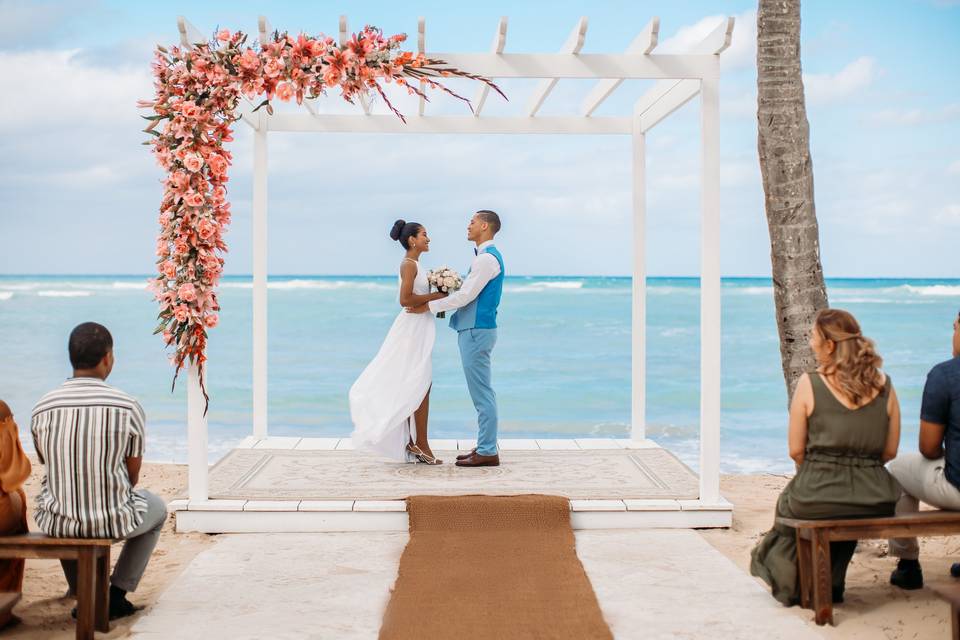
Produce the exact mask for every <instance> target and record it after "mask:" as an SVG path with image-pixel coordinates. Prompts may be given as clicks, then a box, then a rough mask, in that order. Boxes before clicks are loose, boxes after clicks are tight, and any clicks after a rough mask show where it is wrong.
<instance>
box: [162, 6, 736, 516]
mask: <svg viewBox="0 0 960 640" xmlns="http://www.w3.org/2000/svg"><path fill="white" fill-rule="evenodd" d="M258 26H259V34H260V40H261V42H262V41H265V40H266V39H267V36H268V34H270V33H271V32H272V28H271V27H270V24H269V22H268V21H267V19H266V18H265V17H262V16H261V17H260V20H259V25H258ZM733 26H734V19H733V18H732V17H731V18H727V19H726V20H724V21H723V22H722V23H721V24H720V25H719V26H718V27H717V28H716V29H715V30H714V31H713V32H711V33H710V34H709V35H707V36H706V37H705V38H704V39H703V40H702V41H700V42H699V43H698V44H696V45H695V46H693V47H691V48H690V49H689V50H687V51H684V52H682V53H671V54H658V53H656V47H657V42H658V37H659V32H660V19H659V18H653V19H652V20H650V22H649V23H648V24H647V25H646V26H645V27H644V28H643V29H642V30H640V32H639V34H638V35H637V36H636V38H634V40H633V42H631V43H630V45H629V46H628V47H627V49H626V50H625V51H624V52H623V53H615V54H588V53H580V51H581V49H582V47H583V43H584V37H585V35H586V32H587V18H581V19H580V20H579V22H578V23H577V25H576V26H575V27H574V29H573V31H572V32H571V33H570V36H569V38H568V39H567V41H566V43H565V44H564V45H563V47H562V48H561V50H560V51H559V52H557V53H542V54H541V53H538V54H520V53H506V52H505V45H506V38H507V18H505V17H504V18H501V19H500V22H499V24H498V25H497V28H496V31H495V33H494V37H493V44H492V46H491V48H490V51H489V52H488V53H447V52H427V51H426V49H425V46H426V45H425V31H424V20H423V19H422V18H421V19H420V20H419V24H418V29H417V33H418V37H417V48H418V51H419V52H423V53H426V54H427V57H429V58H435V59H441V60H444V61H446V62H447V63H448V64H450V65H452V66H454V67H457V68H459V69H464V70H468V71H470V72H472V73H476V74H479V75H482V76H486V77H488V78H491V79H498V78H533V79H539V83H538V84H537V86H536V88H535V89H534V91H533V93H532V95H530V96H529V97H528V98H527V100H526V102H525V106H524V110H523V113H522V114H521V115H515V116H496V117H492V116H486V115H484V114H483V108H484V104H485V102H486V99H487V96H488V92H489V87H487V86H485V85H482V86H480V88H479V89H478V90H477V94H476V96H475V97H474V98H473V100H472V104H473V109H474V112H473V113H472V114H470V113H466V114H464V115H457V116H448V115H444V116H439V115H437V116H431V115H430V114H429V113H427V109H426V103H425V101H424V100H423V99H422V98H421V99H420V102H419V108H418V110H417V113H415V114H407V122H406V123H403V122H402V121H401V120H400V119H399V118H397V117H396V116H395V115H393V114H383V115H380V114H375V113H373V111H372V109H371V105H370V104H369V102H368V101H367V100H366V99H362V100H361V104H360V106H359V107H358V109H357V112H356V113H350V114H327V113H321V112H320V111H319V110H318V109H317V106H316V104H314V102H312V101H309V100H307V101H305V102H304V104H303V109H302V110H301V111H299V112H295V113H276V114H274V115H268V114H267V113H266V112H265V110H263V109H261V110H259V111H257V112H253V108H252V105H251V104H250V103H248V102H244V103H243V104H242V105H241V107H240V115H241V117H242V120H243V121H244V122H245V123H246V124H248V125H249V126H250V127H251V128H252V129H253V133H254V157H253V163H254V172H253V436H254V437H255V438H258V439H262V438H266V437H267V433H268V427H267V134H268V133H269V132H271V131H280V132H293V131H296V132H331V133H349V132H354V133H383V134H388V133H406V134H410V133H423V134H428V133H441V134H538V133H540V134H570V135H578V134H579V135H584V134H586V135H600V134H602V135H625V136H630V137H631V139H632V141H633V154H632V164H633V172H632V173H633V234H632V238H633V303H632V327H633V331H632V336H633V337H632V375H633V378H632V406H631V416H632V418H631V439H632V440H637V441H639V440H644V439H645V437H646V429H645V422H644V420H645V411H646V363H645V359H646V308H645V307H646V263H645V240H646V169H645V164H646V147H645V140H646V134H647V132H648V131H650V130H651V129H652V128H653V127H655V126H656V125H657V124H658V123H660V122H661V121H663V120H664V119H665V118H667V116H669V115H670V114H671V113H673V112H674V111H676V110H677V109H679V108H680V107H681V106H683V105H684V104H686V103H687V102H689V101H690V100H692V99H693V98H695V97H696V96H697V95H699V96H700V154H701V161H702V162H701V201H700V209H701V230H700V252H701V253H700V256H701V260H700V264H701V274H700V476H699V477H700V496H699V501H700V503H702V504H705V505H713V504H719V503H721V502H722V499H721V497H720V339H721V338H720V319H721V315H720V147H719V129H720V122H719V115H720V114H719V96H718V85H719V79H720V54H721V53H722V52H723V51H724V50H725V49H727V48H728V47H729V45H730V41H731V37H732V34H733ZM178 27H179V31H180V41H181V44H182V45H183V46H184V47H190V46H191V44H192V43H197V42H206V41H207V40H208V38H207V37H206V36H205V35H203V33H202V32H201V31H199V30H198V29H197V28H195V27H194V26H193V25H191V24H190V23H189V22H187V20H185V19H184V18H183V17H181V18H179V20H178ZM347 38H348V28H347V20H346V17H343V16H342V17H341V18H340V41H341V43H343V42H345V41H346V39H347ZM570 78H580V79H592V80H595V81H596V84H595V85H594V86H593V88H592V89H591V91H590V92H589V94H588V95H587V96H586V98H585V99H584V100H583V103H582V105H581V107H580V113H579V114H578V115H574V116H541V115H538V112H539V111H540V108H541V107H542V105H543V104H544V101H545V100H546V99H547V98H548V96H549V95H550V92H551V91H552V90H553V88H554V87H555V86H556V84H557V82H559V81H560V80H562V79H570ZM630 79H648V80H656V81H657V82H656V83H655V84H654V86H653V87H652V88H650V89H649V90H648V91H647V92H646V93H645V94H643V95H642V96H641V97H640V98H639V99H638V100H637V101H636V102H635V104H634V106H633V111H632V113H629V114H626V115H622V116H603V117H598V116H595V115H594V113H595V112H596V110H597V108H598V107H599V106H600V105H601V104H602V103H603V101H604V100H606V99H607V98H608V97H609V96H610V95H611V94H612V93H613V92H614V91H615V90H616V89H617V87H619V86H620V85H621V84H622V83H623V81H624V80H630ZM331 99H332V98H331ZM187 402H188V439H189V499H190V501H191V502H193V501H199V502H203V501H206V500H207V498H208V495H209V492H208V460H207V456H208V450H207V420H206V417H205V415H204V399H203V395H202V392H201V389H200V385H199V377H198V371H197V369H196V367H195V366H194V367H191V368H190V370H189V372H188V401H187Z"/></svg>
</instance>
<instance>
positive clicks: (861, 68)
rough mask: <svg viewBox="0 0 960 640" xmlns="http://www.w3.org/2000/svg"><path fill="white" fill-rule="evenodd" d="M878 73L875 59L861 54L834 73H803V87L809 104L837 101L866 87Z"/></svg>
mask: <svg viewBox="0 0 960 640" xmlns="http://www.w3.org/2000/svg"><path fill="white" fill-rule="evenodd" d="M878 75H879V69H878V68H877V63H876V60H874V59H873V58H871V57H869V56H861V57H859V58H857V59H856V60H854V61H853V62H851V63H850V64H848V65H847V66H845V67H844V68H843V69H840V71H838V72H836V73H805V74H803V88H804V94H805V95H806V99H807V102H808V103H810V104H815V105H817V104H829V103H833V102H839V101H841V100H843V99H845V98H848V97H850V96H852V95H855V94H857V93H858V92H860V91H862V90H863V89H866V88H867V87H869V86H870V85H871V84H873V81H874V80H875V79H876V78H877V76H878Z"/></svg>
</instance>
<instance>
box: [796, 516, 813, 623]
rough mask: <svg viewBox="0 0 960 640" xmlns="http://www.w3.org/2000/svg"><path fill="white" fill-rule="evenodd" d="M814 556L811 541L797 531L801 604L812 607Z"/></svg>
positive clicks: (807, 607) (804, 606)
mask: <svg viewBox="0 0 960 640" xmlns="http://www.w3.org/2000/svg"><path fill="white" fill-rule="evenodd" d="M812 564H813V556H812V554H811V553H810V541H809V540H806V539H804V538H801V537H800V532H799V531H797V572H798V573H799V574H800V606H801V607H803V608H804V609H809V608H810V577H811V576H810V573H811V569H812V566H811V565H812Z"/></svg>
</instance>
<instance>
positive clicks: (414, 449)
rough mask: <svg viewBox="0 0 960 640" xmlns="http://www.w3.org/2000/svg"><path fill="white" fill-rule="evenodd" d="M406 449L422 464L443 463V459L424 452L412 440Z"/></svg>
mask: <svg viewBox="0 0 960 640" xmlns="http://www.w3.org/2000/svg"><path fill="white" fill-rule="evenodd" d="M407 451H409V452H410V453H411V454H412V455H413V457H414V458H416V459H417V462H422V463H423V464H443V460H441V459H439V458H437V457H436V456H432V455H430V454H428V453H424V452H423V451H422V450H421V449H420V447H418V446H417V445H415V444H413V443H412V442H411V443H410V444H408V445H407Z"/></svg>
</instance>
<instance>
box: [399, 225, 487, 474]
mask: <svg viewBox="0 0 960 640" xmlns="http://www.w3.org/2000/svg"><path fill="white" fill-rule="evenodd" d="M498 231H500V216H498V215H497V214H496V213H494V212H493V211H489V210H487V209H482V210H480V211H477V213H476V214H474V216H473V218H471V219H470V224H469V225H467V240H469V241H471V242H473V243H475V244H476V245H477V248H476V249H474V253H475V254H476V257H475V258H474V259H473V264H472V265H470V273H469V274H468V275H467V277H466V279H465V280H464V281H463V286H461V287H460V289H459V290H458V291H455V292H453V293H451V294H450V295H449V296H447V297H446V298H441V299H439V300H434V301H432V302H430V303H429V305H425V306H423V307H420V308H418V309H416V310H415V311H418V312H423V311H426V310H427V309H428V308H429V310H430V311H431V312H433V313H439V312H440V311H448V310H451V309H456V310H457V312H456V313H454V314H453V316H451V318H450V326H451V327H452V328H453V329H454V330H455V331H456V332H457V341H458V343H459V345H460V359H461V360H462V361H463V373H464V375H465V376H466V378H467V388H468V389H469V390H470V397H471V398H472V399H473V406H474V408H476V410H477V418H478V422H479V425H480V429H479V433H478V434H477V446H476V448H475V449H473V450H472V451H471V452H470V453H467V454H464V455H460V456H457V466H458V467H496V466H499V465H500V456H499V455H498V454H497V394H496V393H494V391H493V387H492V386H491V384H490V354H491V353H492V352H493V347H494V345H495V344H496V343H497V307H498V306H499V305H500V296H501V294H502V293H503V274H504V272H503V257H502V256H501V255H500V252H499V251H497V248H496V247H495V246H494V245H493V238H494V236H496V235H497V232H498Z"/></svg>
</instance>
